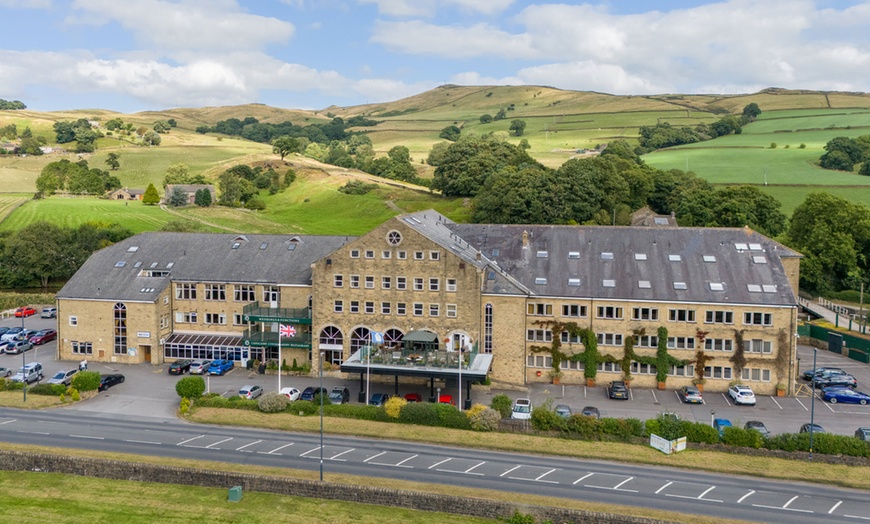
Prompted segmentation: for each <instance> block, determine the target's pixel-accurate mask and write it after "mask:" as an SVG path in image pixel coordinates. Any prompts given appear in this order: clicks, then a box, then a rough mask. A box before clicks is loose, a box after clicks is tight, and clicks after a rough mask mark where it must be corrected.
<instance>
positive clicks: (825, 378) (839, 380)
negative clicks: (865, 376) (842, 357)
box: [815, 373, 858, 389]
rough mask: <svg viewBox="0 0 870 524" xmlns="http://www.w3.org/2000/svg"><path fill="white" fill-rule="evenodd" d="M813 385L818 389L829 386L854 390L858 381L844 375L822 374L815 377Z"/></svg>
mask: <svg viewBox="0 0 870 524" xmlns="http://www.w3.org/2000/svg"><path fill="white" fill-rule="evenodd" d="M815 385H816V387H817V388H819V389H822V388H827V387H831V386H846V387H850V388H854V387H855V386H857V385H858V381H857V380H855V377H853V376H852V375H849V374H846V373H823V374H821V375H819V376H817V377H816V380H815Z"/></svg>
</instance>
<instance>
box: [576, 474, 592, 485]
mask: <svg viewBox="0 0 870 524" xmlns="http://www.w3.org/2000/svg"><path fill="white" fill-rule="evenodd" d="M594 474H595V473H594V472H593V473H589V474H586V475H583V476H582V477H580V478H579V479H577V480H575V481H574V482H573V483H572V484H571V485H572V486H576V485H577V484H579V483H580V482H582V481H584V480H586V479H588V478H589V477H591V476H592V475H594Z"/></svg>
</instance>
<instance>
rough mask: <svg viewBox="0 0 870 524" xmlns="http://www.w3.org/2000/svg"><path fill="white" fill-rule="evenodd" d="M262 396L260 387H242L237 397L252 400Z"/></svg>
mask: <svg viewBox="0 0 870 524" xmlns="http://www.w3.org/2000/svg"><path fill="white" fill-rule="evenodd" d="M262 394H263V388H261V387H260V386H256V385H254V386H242V389H240V390H239V396H240V397H242V398H244V399H248V400H254V399H255V398H257V397H259V396H260V395H262Z"/></svg>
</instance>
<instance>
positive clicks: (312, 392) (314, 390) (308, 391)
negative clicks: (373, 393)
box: [299, 386, 380, 405]
mask: <svg viewBox="0 0 870 524" xmlns="http://www.w3.org/2000/svg"><path fill="white" fill-rule="evenodd" d="M318 393H320V394H323V395H327V394H328V392H327V391H326V388H320V387H314V386H308V387H307V388H305V389H303V390H302V394H301V395H299V400H314V397H315V396H316V395H317V394H318ZM378 405H380V404H378Z"/></svg>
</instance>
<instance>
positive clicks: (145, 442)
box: [124, 440, 163, 446]
mask: <svg viewBox="0 0 870 524" xmlns="http://www.w3.org/2000/svg"><path fill="white" fill-rule="evenodd" d="M124 442H131V443H133V444H154V445H155V446H161V445H163V443H162V442H151V441H150V440H125V441H124Z"/></svg>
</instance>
